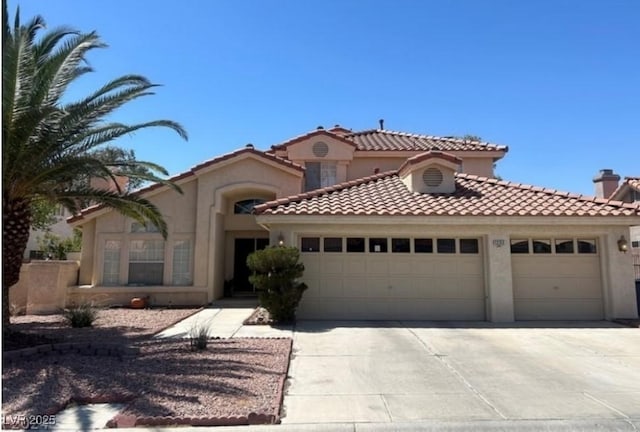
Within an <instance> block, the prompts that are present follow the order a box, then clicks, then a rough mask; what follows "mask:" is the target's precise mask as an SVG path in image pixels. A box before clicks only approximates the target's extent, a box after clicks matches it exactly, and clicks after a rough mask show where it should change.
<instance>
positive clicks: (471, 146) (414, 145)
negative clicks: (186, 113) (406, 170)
mask: <svg viewBox="0 0 640 432" xmlns="http://www.w3.org/2000/svg"><path fill="white" fill-rule="evenodd" d="M345 131H346V129H344V128H334V129H331V130H328V131H327V130H324V129H319V130H315V131H313V132H309V133H306V134H304V135H300V136H298V137H295V138H293V139H290V140H288V141H285V142H284V143H281V144H277V145H274V146H271V149H272V150H284V149H286V148H287V147H288V146H290V145H292V144H296V143H299V142H301V141H303V140H306V139H309V138H312V137H314V136H322V135H324V136H328V137H331V138H334V139H338V140H340V141H342V142H344V143H346V144H349V145H352V146H355V147H356V150H360V151H428V150H442V151H504V152H506V151H508V150H509V147H507V146H503V145H497V144H491V143H487V142H481V141H471V140H465V139H461V138H447V137H436V136H430V135H418V134H410V133H404V132H395V131H389V130H384V129H371V130H366V131H361V132H350V133H345Z"/></svg>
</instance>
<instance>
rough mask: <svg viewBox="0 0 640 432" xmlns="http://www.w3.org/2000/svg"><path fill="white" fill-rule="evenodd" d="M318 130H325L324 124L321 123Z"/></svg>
mask: <svg viewBox="0 0 640 432" xmlns="http://www.w3.org/2000/svg"><path fill="white" fill-rule="evenodd" d="M316 129H317V130H324V126H322V125H320V126H318V127H317V128H316Z"/></svg>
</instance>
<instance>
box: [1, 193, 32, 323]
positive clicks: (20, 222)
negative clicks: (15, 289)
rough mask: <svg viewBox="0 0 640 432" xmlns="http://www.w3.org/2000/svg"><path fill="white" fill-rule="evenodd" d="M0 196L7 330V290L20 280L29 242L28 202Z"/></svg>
mask: <svg viewBox="0 0 640 432" xmlns="http://www.w3.org/2000/svg"><path fill="white" fill-rule="evenodd" d="M7 195H8V194H6V193H4V194H3V196H2V327H3V328H4V329H5V330H8V329H9V324H10V322H9V315H10V313H9V311H10V308H9V306H10V305H9V288H10V287H11V286H13V285H15V284H16V283H18V280H20V267H21V266H22V254H24V250H25V248H26V247H27V242H28V241H29V228H30V227H31V208H30V206H29V202H28V201H25V200H22V199H17V200H11V199H10V198H8V197H7Z"/></svg>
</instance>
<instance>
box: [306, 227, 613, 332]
mask: <svg viewBox="0 0 640 432" xmlns="http://www.w3.org/2000/svg"><path fill="white" fill-rule="evenodd" d="M353 240H357V241H356V243H358V241H359V243H360V244H359V245H358V246H357V247H355V248H350V244H351V243H352V242H353ZM441 243H442V245H444V246H446V247H442V248H441V247H440V246H441ZM525 243H526V244H525ZM398 244H402V245H404V246H403V247H401V248H397V247H396V246H397V245H398ZM474 244H475V245H474ZM425 245H426V246H425ZM511 246H512V247H511V249H512V255H511V258H512V260H511V264H512V275H513V300H514V311H515V319H516V320H600V319H603V318H604V307H603V295H602V280H601V272H600V256H599V253H598V251H597V250H596V241H595V240H588V239H587V240H585V239H569V240H563V241H557V240H555V239H552V240H548V241H538V240H535V239H524V240H515V241H514V240H512V245H511ZM301 251H302V253H301V258H302V261H303V263H304V265H305V273H304V281H305V283H306V284H307V285H308V286H309V289H308V290H307V291H306V292H305V293H304V295H303V300H302V302H301V304H300V308H299V310H298V316H299V317H300V318H305V319H347V320H447V321H448V320H452V321H453V320H473V321H482V320H485V319H487V317H486V314H485V310H486V307H485V298H486V293H485V283H484V280H485V277H484V270H483V269H484V260H483V256H482V245H481V240H480V239H459V238H458V239H436V238H434V239H414V238H411V239H392V238H388V239H384V238H354V239H350V238H327V239H325V238H323V237H318V238H315V237H311V238H303V239H302V245H301Z"/></svg>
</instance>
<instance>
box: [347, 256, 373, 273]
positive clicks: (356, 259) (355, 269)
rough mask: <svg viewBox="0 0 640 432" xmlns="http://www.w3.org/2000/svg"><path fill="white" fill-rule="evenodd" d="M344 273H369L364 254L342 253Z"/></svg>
mask: <svg viewBox="0 0 640 432" xmlns="http://www.w3.org/2000/svg"><path fill="white" fill-rule="evenodd" d="M342 262H343V264H344V266H343V273H349V274H352V275H366V274H367V262H366V260H365V259H364V256H362V255H351V254H345V255H342Z"/></svg>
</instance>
